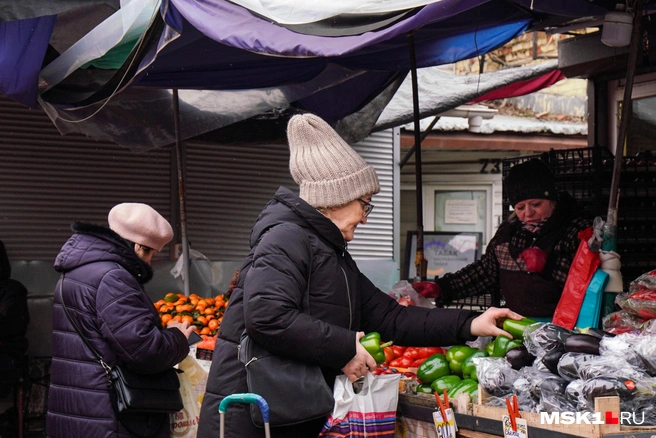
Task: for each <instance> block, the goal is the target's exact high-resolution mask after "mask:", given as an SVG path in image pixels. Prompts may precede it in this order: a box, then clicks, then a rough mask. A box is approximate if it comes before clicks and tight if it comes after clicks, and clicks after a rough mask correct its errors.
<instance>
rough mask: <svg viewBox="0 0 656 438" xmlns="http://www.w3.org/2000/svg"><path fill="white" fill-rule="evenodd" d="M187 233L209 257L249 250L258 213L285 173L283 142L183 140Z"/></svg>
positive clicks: (286, 181)
mask: <svg viewBox="0 0 656 438" xmlns="http://www.w3.org/2000/svg"><path fill="white" fill-rule="evenodd" d="M185 149H186V151H185V153H186V194H187V197H186V206H187V235H188V237H189V242H190V243H191V247H192V248H194V249H196V250H198V251H200V252H202V253H203V254H204V255H205V256H206V257H208V258H209V259H210V260H213V261H221V260H241V259H243V258H244V256H246V254H248V250H249V245H248V241H249V237H250V233H251V227H252V226H253V223H254V222H255V219H256V218H257V215H258V214H259V213H260V211H261V210H262V209H263V208H264V206H265V205H266V204H267V202H269V200H270V199H271V198H272V197H273V195H274V193H275V192H276V190H277V189H278V187H279V186H281V185H284V186H287V187H289V188H290V189H292V190H295V191H297V192H298V186H297V185H296V184H295V183H294V180H293V179H292V177H291V176H290V175H289V170H288V169H289V167H288V166H289V150H288V148H287V146H286V145H213V144H203V143H196V142H186V143H185Z"/></svg>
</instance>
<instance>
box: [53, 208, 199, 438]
mask: <svg viewBox="0 0 656 438" xmlns="http://www.w3.org/2000/svg"><path fill="white" fill-rule="evenodd" d="M108 222H109V227H104V226H100V225H95V224H88V223H81V222H75V223H74V224H73V226H72V228H73V231H74V234H73V236H71V237H70V238H69V239H68V241H67V242H66V243H65V244H64V246H63V247H62V249H61V251H60V253H59V255H57V258H56V259H55V269H56V270H57V271H58V272H60V273H61V274H62V276H61V279H60V280H59V282H58V283H57V286H56V287H55V292H54V310H53V329H54V330H53V337H52V349H53V360H52V366H51V369H50V384H51V385H50V392H49V395H48V414H47V417H46V433H47V435H48V436H49V437H53V438H56V437H80V436H88V437H100V436H115V437H132V436H150V437H168V436H169V421H168V420H169V416H168V414H136V415H135V414H131V415H130V414H128V415H126V414H122V415H121V417H120V418H119V416H118V415H117V413H116V412H115V410H114V408H113V404H112V401H111V400H112V393H111V392H110V389H109V388H108V387H107V376H106V374H105V370H104V368H103V367H102V366H101V365H100V363H99V362H98V360H97V358H96V357H95V356H94V354H93V353H92V352H91V351H90V349H89V348H88V347H87V346H86V345H85V343H84V341H83V340H82V337H81V336H80V334H78V332H77V331H76V330H75V329H74V326H73V325H72V323H71V321H70V320H72V321H74V322H75V324H76V325H77V327H78V329H79V331H80V333H81V334H82V335H83V336H84V338H86V339H87V340H88V341H89V342H90V343H91V344H92V345H93V346H94V348H96V349H97V351H98V352H99V354H100V355H101V356H102V359H103V361H104V362H105V363H107V364H108V365H109V366H112V367H113V366H114V365H116V364H123V365H126V366H127V367H128V368H130V369H131V370H132V371H134V372H136V373H141V374H153V373H158V372H160V371H164V370H166V369H168V368H171V367H173V366H174V365H176V364H177V363H179V362H180V361H181V360H183V359H184V358H185V357H186V356H187V354H188V353H189V345H188V342H187V338H188V337H189V335H190V333H191V332H192V331H193V330H194V327H193V326H191V327H189V324H188V323H186V322H185V323H178V322H175V323H171V324H169V325H168V327H167V328H164V327H162V325H161V322H160V319H159V315H158V314H157V311H156V310H155V307H154V306H153V303H152V302H151V300H150V299H149V297H148V295H146V292H145V291H144V284H145V283H146V282H148V281H149V280H150V279H151V278H152V276H153V270H152V268H151V267H150V261H151V259H152V256H153V255H154V254H155V253H157V252H159V251H161V250H162V249H163V247H164V246H165V245H166V244H168V243H169V242H170V241H171V239H172V238H173V229H172V228H171V225H170V224H169V222H168V221H167V220H166V219H165V218H164V217H162V215H160V214H159V213H158V212H157V211H155V209H153V208H152V207H150V206H149V205H146V204H141V203H123V204H119V205H117V206H115V207H114V208H112V209H111V211H110V212H109V216H108ZM64 305H65V306H66V309H67V310H68V313H69V314H70V320H69V318H68V317H67V314H66V312H65V311H64Z"/></svg>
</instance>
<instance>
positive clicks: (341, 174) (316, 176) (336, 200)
mask: <svg viewBox="0 0 656 438" xmlns="http://www.w3.org/2000/svg"><path fill="white" fill-rule="evenodd" d="M287 138H288V140H289V172H290V173H291V175H292V178H294V181H296V183H297V184H298V185H299V186H300V187H301V193H300V197H301V198H302V199H304V200H305V201H306V202H307V203H308V204H310V205H311V206H313V207H315V208H319V207H336V206H339V205H344V204H347V203H349V202H351V201H353V200H355V199H358V198H361V197H363V196H364V195H367V194H375V193H378V192H379V191H380V185H379V184H378V177H377V176H376V171H375V170H374V168H373V167H371V166H370V165H368V164H367V163H366V162H365V161H364V160H363V159H362V157H360V155H358V153H357V152H355V151H354V150H353V148H351V146H349V145H348V144H347V143H346V142H345V141H344V140H343V139H342V138H341V137H340V136H339V134H337V133H336V132H335V131H334V130H333V128H331V127H330V125H329V124H328V123H326V122H324V121H323V120H322V119H321V118H319V117H317V116H315V115H313V114H302V115H296V116H294V117H292V118H291V120H290V121H289V124H288V125H287Z"/></svg>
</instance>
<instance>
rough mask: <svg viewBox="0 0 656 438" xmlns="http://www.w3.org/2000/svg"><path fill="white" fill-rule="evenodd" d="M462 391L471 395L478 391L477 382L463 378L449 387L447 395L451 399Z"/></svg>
mask: <svg viewBox="0 0 656 438" xmlns="http://www.w3.org/2000/svg"><path fill="white" fill-rule="evenodd" d="M462 393H467V394H469V395H471V396H472V397H473V396H474V395H475V394H477V393H478V382H477V381H475V380H472V379H464V380H463V381H462V382H460V383H458V384H457V385H456V386H454V387H453V388H451V391H449V392H448V393H447V395H448V396H449V398H450V399H453V398H456V397H457V396H458V395H459V394H462Z"/></svg>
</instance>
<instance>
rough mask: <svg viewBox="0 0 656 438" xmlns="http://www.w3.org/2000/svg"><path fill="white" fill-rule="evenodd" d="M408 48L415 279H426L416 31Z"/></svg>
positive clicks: (411, 33)
mask: <svg viewBox="0 0 656 438" xmlns="http://www.w3.org/2000/svg"><path fill="white" fill-rule="evenodd" d="M408 48H409V51H410V73H411V76H412V108H413V113H414V122H415V123H414V124H415V145H416V146H417V148H416V151H415V190H416V192H417V199H416V200H417V252H416V254H415V267H416V268H417V274H416V277H415V280H418V281H424V280H426V268H427V266H428V262H427V261H426V259H425V258H424V206H423V193H422V173H421V128H420V127H419V86H418V84H417V56H416V53H415V35H414V32H409V33H408Z"/></svg>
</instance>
